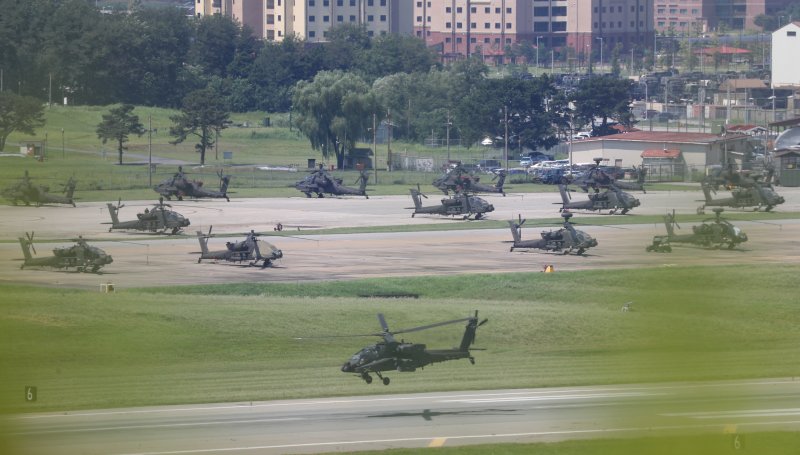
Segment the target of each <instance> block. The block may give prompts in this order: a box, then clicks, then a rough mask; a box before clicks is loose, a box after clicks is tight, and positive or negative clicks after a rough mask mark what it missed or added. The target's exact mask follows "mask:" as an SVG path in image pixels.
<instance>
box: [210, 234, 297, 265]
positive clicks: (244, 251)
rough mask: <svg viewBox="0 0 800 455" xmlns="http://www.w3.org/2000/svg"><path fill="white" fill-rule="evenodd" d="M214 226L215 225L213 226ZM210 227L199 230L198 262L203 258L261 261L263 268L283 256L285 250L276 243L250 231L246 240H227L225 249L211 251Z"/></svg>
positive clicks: (249, 261) (250, 262)
mask: <svg viewBox="0 0 800 455" xmlns="http://www.w3.org/2000/svg"><path fill="white" fill-rule="evenodd" d="M212 227H213V226H212ZM212 227H209V228H208V233H207V234H203V233H202V232H200V231H197V239H198V240H199V241H200V249H201V250H202V251H201V253H200V257H199V258H197V263H198V264H199V263H200V261H202V260H203V259H207V260H213V261H227V262H239V263H241V262H247V263H248V265H250V266H256V265H258V263H259V262H260V263H261V268H262V269H263V268H265V267H268V266H270V265H271V264H272V261H274V260H276V259H280V258H282V257H283V252H282V251H281V250H279V249H277V248H276V247H275V245H273V244H271V243H269V242H265V241H263V240H258V236H259V234H258V233H256V232H254V231H252V230H251V231H250V232H249V233H247V234H246V237H245V239H244V240H242V241H240V242H226V243H225V249H224V250H216V251H210V250H209V249H208V239H209V237H211V228H212Z"/></svg>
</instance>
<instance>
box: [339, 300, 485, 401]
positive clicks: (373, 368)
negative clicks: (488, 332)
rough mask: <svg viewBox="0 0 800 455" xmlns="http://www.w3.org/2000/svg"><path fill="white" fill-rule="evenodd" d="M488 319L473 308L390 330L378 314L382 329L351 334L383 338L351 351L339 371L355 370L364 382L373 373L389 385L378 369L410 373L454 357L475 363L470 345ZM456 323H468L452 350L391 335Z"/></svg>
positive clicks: (353, 371) (370, 377)
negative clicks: (458, 314) (432, 321)
mask: <svg viewBox="0 0 800 455" xmlns="http://www.w3.org/2000/svg"><path fill="white" fill-rule="evenodd" d="M487 321H488V319H484V320H482V321H479V320H478V312H477V311H475V315H474V316H471V317H468V318H462V319H454V320H452V321H444V322H437V323H435V324H429V325H424V326H420V327H414V328H411V329H405V330H397V331H394V332H392V331H390V330H389V326H388V325H387V324H386V319H385V318H384V317H383V314H381V313H378V322H379V323H380V324H381V329H382V331H381V332H377V333H371V334H366V335H353V336H377V337H381V338H383V340H382V341H379V342H377V343H375V344H372V345H369V346H367V347H365V348H363V349H361V350H360V351H358V352H356V353H355V354H353V356H352V357H350V359H349V360H348V361H347V362H345V363H344V365H342V372H344V373H355V374H357V375H358V376H359V377H361V379H363V380H364V382H366V383H367V384H371V383H372V376H370V373H374V374H375V375H376V376H377V377H378V378H379V379H381V381H383V384H384V385H389V378H388V377H386V376H383V375H382V373H381V372H383V371H400V372H410V371H415V370H416V369H417V368H424V367H425V366H427V365H430V364H433V363H438V362H445V361H448V360H456V359H468V360H469V361H470V363H472V364H473V365H474V364H475V358H474V357H473V356H472V353H471V352H470V350H469V348H470V346H472V344H473V343H474V342H475V332H476V331H477V329H478V327H480V326H482V325H483V324H486V322H487ZM459 322H466V323H467V325H466V328H465V329H464V336H463V337H462V338H461V344H460V345H459V346H458V347H457V348H453V349H427V348H426V346H425V345H424V344H414V343H406V342H405V341H403V340H400V341H397V340H396V339H395V337H394V335H396V334H399V333H409V332H418V331H420V330H427V329H432V328H434V327H441V326H443V325H448V324H456V323H459Z"/></svg>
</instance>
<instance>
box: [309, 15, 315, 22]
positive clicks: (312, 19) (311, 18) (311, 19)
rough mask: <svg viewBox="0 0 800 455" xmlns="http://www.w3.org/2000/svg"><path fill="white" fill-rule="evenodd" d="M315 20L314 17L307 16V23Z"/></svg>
mask: <svg viewBox="0 0 800 455" xmlns="http://www.w3.org/2000/svg"><path fill="white" fill-rule="evenodd" d="M315 20H316V18H315V17H314V16H308V21H309V22H314V21H315Z"/></svg>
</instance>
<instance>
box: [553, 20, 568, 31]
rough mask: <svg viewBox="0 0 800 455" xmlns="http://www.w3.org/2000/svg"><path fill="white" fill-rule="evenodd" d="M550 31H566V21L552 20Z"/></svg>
mask: <svg viewBox="0 0 800 455" xmlns="http://www.w3.org/2000/svg"><path fill="white" fill-rule="evenodd" d="M550 31H553V32H566V31H567V23H566V22H564V21H561V22H553V23H552V24H551V25H550Z"/></svg>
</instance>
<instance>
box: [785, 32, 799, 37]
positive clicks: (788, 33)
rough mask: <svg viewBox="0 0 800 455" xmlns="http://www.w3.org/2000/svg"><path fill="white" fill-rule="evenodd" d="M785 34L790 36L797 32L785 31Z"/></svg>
mask: <svg viewBox="0 0 800 455" xmlns="http://www.w3.org/2000/svg"><path fill="white" fill-rule="evenodd" d="M786 36H792V37H794V36H797V32H795V31H787V32H786Z"/></svg>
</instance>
